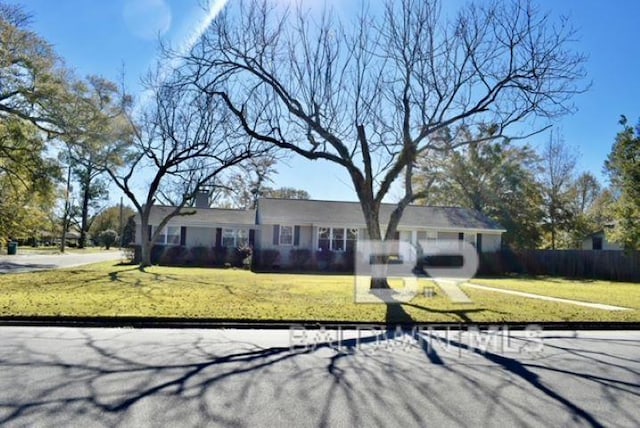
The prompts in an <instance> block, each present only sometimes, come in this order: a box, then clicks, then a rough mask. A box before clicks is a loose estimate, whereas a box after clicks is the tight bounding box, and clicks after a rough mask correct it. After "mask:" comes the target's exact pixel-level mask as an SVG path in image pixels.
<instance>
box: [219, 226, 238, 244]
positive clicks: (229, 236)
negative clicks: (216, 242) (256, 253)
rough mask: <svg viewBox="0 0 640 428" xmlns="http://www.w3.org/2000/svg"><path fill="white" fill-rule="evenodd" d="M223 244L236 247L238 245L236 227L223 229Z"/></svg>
mask: <svg viewBox="0 0 640 428" xmlns="http://www.w3.org/2000/svg"><path fill="white" fill-rule="evenodd" d="M222 246H223V247H235V246H236V231H235V229H222Z"/></svg>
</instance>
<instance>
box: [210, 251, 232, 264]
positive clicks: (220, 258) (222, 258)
mask: <svg viewBox="0 0 640 428" xmlns="http://www.w3.org/2000/svg"><path fill="white" fill-rule="evenodd" d="M212 255H213V266H224V264H225V263H228V260H227V247H214V248H212Z"/></svg>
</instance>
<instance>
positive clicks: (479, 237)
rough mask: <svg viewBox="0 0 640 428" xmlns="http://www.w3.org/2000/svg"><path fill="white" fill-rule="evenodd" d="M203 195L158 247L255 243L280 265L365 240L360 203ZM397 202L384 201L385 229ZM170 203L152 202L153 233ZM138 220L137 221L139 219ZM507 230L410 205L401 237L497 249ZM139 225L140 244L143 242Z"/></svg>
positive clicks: (450, 210)
mask: <svg viewBox="0 0 640 428" xmlns="http://www.w3.org/2000/svg"><path fill="white" fill-rule="evenodd" d="M207 205H208V204H207V203H206V202H203V201H202V199H199V200H198V201H197V203H196V207H195V208H188V210H193V211H195V214H193V215H186V216H178V217H174V218H173V219H171V220H170V221H169V223H168V225H167V226H166V227H165V229H164V230H163V231H162V233H161V234H160V235H159V237H158V238H157V240H156V244H158V245H168V246H178V245H179V246H184V247H188V248H189V247H195V246H200V247H202V246H204V247H210V248H220V247H226V248H237V247H238V246H241V245H245V244H248V245H251V246H252V247H253V248H254V249H255V251H264V250H276V251H277V252H278V253H279V254H278V264H279V265H282V266H289V265H291V264H292V263H293V261H292V259H291V258H290V253H291V250H295V249H307V250H309V251H310V252H311V253H312V254H317V253H322V252H325V253H326V252H332V253H337V254H340V253H348V252H349V251H350V250H352V249H353V248H354V247H355V243H356V241H357V240H358V239H366V238H367V228H366V224H365V220H364V216H363V214H362V210H361V207H360V204H359V203H357V202H338V201H319V200H301V199H269V198H263V199H259V200H258V203H257V207H256V209H251V210H238V209H220V208H207V207H206V206H207ZM394 207H395V205H394V204H383V205H382V207H381V212H380V219H381V222H382V223H383V224H382V227H383V229H384V227H385V226H386V225H385V224H384V223H385V222H386V220H387V219H388V218H389V216H390V214H391V212H392V211H393V209H394ZM171 209H172V207H165V206H154V207H153V209H152V211H151V216H150V221H149V223H150V226H149V229H148V230H147V231H145V233H148V234H149V236H151V234H152V233H153V232H154V231H155V229H154V228H155V227H157V226H156V225H157V224H159V223H160V221H161V219H162V218H163V217H164V216H165V215H166V214H167V213H168V212H169V211H170V210H171ZM136 223H137V224H140V222H139V219H138V220H137V221H136ZM503 232H505V230H504V229H503V228H502V227H501V226H499V225H498V224H496V223H495V222H493V221H491V220H490V219H489V218H487V217H486V216H484V215H482V214H480V213H479V212H477V211H474V210H471V209H466V208H459V207H427V206H413V205H412V206H408V207H407V208H406V209H405V211H404V214H403V216H402V219H401V221H400V224H399V226H398V232H397V233H396V237H397V239H399V240H401V241H406V242H410V243H414V244H415V243H417V242H418V241H425V240H433V241H437V240H451V239H455V240H463V239H464V240H465V241H467V242H469V243H471V244H473V245H474V246H475V247H476V248H477V249H478V251H480V252H492V251H497V250H499V249H500V247H501V243H502V233H503ZM140 233H142V231H141V230H140V227H138V230H137V236H136V242H138V243H139V242H140Z"/></svg>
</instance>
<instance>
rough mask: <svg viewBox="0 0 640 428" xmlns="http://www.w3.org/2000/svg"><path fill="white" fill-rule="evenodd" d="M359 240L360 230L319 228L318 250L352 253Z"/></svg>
mask: <svg viewBox="0 0 640 428" xmlns="http://www.w3.org/2000/svg"><path fill="white" fill-rule="evenodd" d="M357 240H358V229H354V228H344V227H319V228H318V249H319V250H321V251H345V250H347V251H352V250H354V249H355V243H356V241H357Z"/></svg>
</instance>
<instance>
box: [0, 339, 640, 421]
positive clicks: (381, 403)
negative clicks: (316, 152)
mask: <svg viewBox="0 0 640 428" xmlns="http://www.w3.org/2000/svg"><path fill="white" fill-rule="evenodd" d="M305 334H306V337H305ZM337 337H340V336H338V335H337V333H335V332H330V331H322V330H315V331H301V330H295V331H293V332H291V331H287V330H268V331H265V330H262V331H261V330H160V329H158V330H134V329H74V328H30V327H29V328H27V327H2V328H0V340H1V343H2V346H0V424H2V425H3V426H55V427H57V426H82V427H93V426H131V427H139V426H225V427H243V426H268V427H275V426H302V427H306V426H309V427H315V426H343V427H347V426H356V427H358V426H367V427H369V426H402V427H407V426H541V427H542V426H545V427H546V426H616V427H619V426H628V427H637V426H640V406H639V405H638V403H640V332H637V331H636V332H580V333H579V334H578V335H577V336H574V335H573V333H567V332H543V334H542V337H541V340H540V338H535V337H534V338H533V339H524V338H522V337H521V334H520V335H518V334H515V333H506V332H503V335H502V338H503V339H499V340H497V341H495V342H494V341H485V340H484V339H486V338H496V337H500V336H499V335H493V336H488V335H485V336H482V335H479V336H478V335H474V334H466V333H465V334H461V335H458V333H457V332H451V334H450V336H449V343H448V344H447V343H446V342H444V341H435V340H433V341H431V342H429V339H433V335H432V334H430V333H429V332H428V331H427V332H423V334H415V335H406V336H402V335H398V336H397V337H386V338H384V337H383V338H382V339H380V338H379V337H378V339H379V340H378V339H376V340H373V339H374V338H375V337H374V336H373V335H372V333H371V332H366V331H365V332H362V331H361V332H357V331H347V332H343V339H344V340H342V341H341V342H340V345H341V346H340V347H339V346H338V344H337V343H336V338H337ZM492 340H493V339H492ZM316 342H318V343H325V344H326V343H327V342H332V347H329V346H324V345H323V346H315V347H314V346H307V347H305V346H303V345H305V344H312V343H316ZM291 343H292V344H294V345H299V346H298V347H297V348H294V349H293V350H292V349H291V348H290V344H291ZM429 343H431V346H429ZM483 343H484V345H482V344H483ZM476 345H478V346H476ZM485 346H486V348H485Z"/></svg>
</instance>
